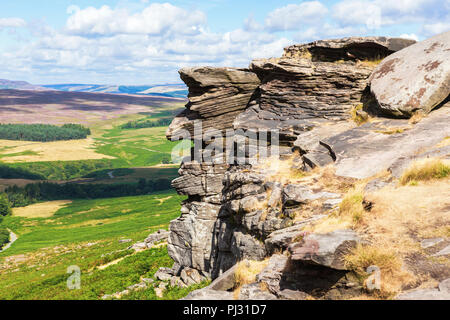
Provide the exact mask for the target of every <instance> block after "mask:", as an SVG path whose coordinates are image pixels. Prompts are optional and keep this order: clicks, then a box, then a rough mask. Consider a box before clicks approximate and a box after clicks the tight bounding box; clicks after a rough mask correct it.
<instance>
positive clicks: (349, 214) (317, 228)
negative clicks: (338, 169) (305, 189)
mask: <svg viewBox="0 0 450 320" xmlns="http://www.w3.org/2000/svg"><path fill="white" fill-rule="evenodd" d="M363 200H364V195H363V184H361V183H360V184H357V185H355V186H354V187H353V188H351V189H350V190H348V192H347V193H346V194H345V196H344V198H343V199H342V202H341V204H340V205H339V210H338V211H337V212H334V213H332V214H330V215H329V216H327V217H325V218H324V219H322V220H319V221H318V222H317V223H315V224H314V225H312V226H311V227H309V228H307V229H305V230H308V231H311V232H314V233H321V234H324V233H329V232H332V231H335V230H342V229H348V228H356V227H357V226H358V224H359V223H360V222H361V221H362V219H363V216H364V214H365V213H366V212H365V210H364V207H363V204H362V203H363Z"/></svg>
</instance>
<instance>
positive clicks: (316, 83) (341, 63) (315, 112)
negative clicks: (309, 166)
mask: <svg viewBox="0 0 450 320" xmlns="http://www.w3.org/2000/svg"><path fill="white" fill-rule="evenodd" d="M413 43H414V41H411V40H405V39H395V38H385V37H367V38H358V37H354V38H344V39H336V40H323V41H315V42H312V43H309V44H306V45H294V46H291V47H288V48H286V49H285V53H284V56H283V57H282V58H278V59H259V60H255V61H253V62H252V63H251V65H250V70H251V71H253V72H255V73H256V74H258V76H259V77H260V79H261V82H262V83H261V86H260V94H259V96H258V97H257V98H256V99H255V100H254V101H252V102H250V104H249V108H248V109H247V110H246V111H245V112H243V113H242V114H241V115H239V116H238V117H237V119H236V121H235V122H234V127H235V128H244V129H257V128H267V129H275V128H278V129H280V130H281V131H290V130H295V128H302V127H308V126H311V120H315V119H332V120H344V119H348V118H349V117H350V110H351V109H352V108H353V107H355V105H358V104H360V103H361V97H362V94H363V91H364V89H365V88H366V85H367V78H368V77H369V75H370V74H371V73H372V70H373V68H374V67H373V64H367V63H360V61H359V60H375V59H380V58H384V57H386V56H388V55H389V54H391V53H393V52H395V51H397V50H400V49H403V48H405V47H407V46H409V45H411V44H413ZM301 121H305V123H302V122H301ZM303 130H304V129H303Z"/></svg>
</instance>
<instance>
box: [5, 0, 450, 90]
mask: <svg viewBox="0 0 450 320" xmlns="http://www.w3.org/2000/svg"><path fill="white" fill-rule="evenodd" d="M324 3H325V1H322V2H320V1H303V2H297V3H296V4H290V5H287V6H283V7H280V8H278V9H275V10H273V11H271V12H268V13H267V15H266V18H265V19H261V21H258V20H256V19H255V17H254V16H253V15H248V18H247V19H245V20H244V21H243V23H242V26H241V27H240V28H233V29H231V30H226V31H222V32H213V31H211V29H210V28H209V26H208V22H207V17H206V14H205V13H204V12H202V11H200V10H187V9H184V8H182V7H178V6H175V5H172V4H169V3H153V2H152V1H147V0H141V1H140V4H139V5H136V6H133V7H132V6H127V8H126V9H125V8H124V7H123V6H122V7H112V6H106V5H105V6H102V7H92V6H90V7H84V8H80V7H78V6H70V7H68V8H67V14H68V18H67V20H66V23H65V25H64V27H63V28H61V29H55V28H52V27H51V26H49V25H48V24H46V23H44V22H42V21H35V22H29V23H28V24H27V23H26V22H25V21H24V20H22V19H20V18H0V30H1V28H17V27H24V26H27V29H24V30H28V32H29V37H28V38H26V41H23V42H21V43H19V42H17V43H15V46H14V50H10V51H4V52H1V51H0V70H1V72H2V74H3V75H4V77H6V78H7V76H8V75H12V76H13V77H14V78H25V77H27V78H28V80H30V81H32V79H39V81H36V83H39V82H58V81H59V82H67V81H74V82H85V81H86V79H89V81H90V82H97V83H111V84H113V83H116V84H117V82H118V81H119V82H121V83H125V84H126V83H129V84H132V83H135V84H139V83H140V84H142V83H155V82H160V83H161V82H179V81H180V80H179V78H178V73H177V70H178V69H179V68H181V67H187V66H195V65H212V66H234V67H246V66H248V64H249V62H250V61H251V60H252V59H255V58H265V57H267V58H268V57H277V56H280V55H281V54H282V52H283V48H284V47H286V46H288V45H291V44H293V43H300V42H309V41H313V40H318V39H329V38H339V37H345V36H364V35H369V34H372V33H374V32H373V31H374V30H376V34H385V35H386V36H401V37H405V38H412V39H422V38H424V37H428V36H432V35H434V34H437V33H440V32H444V31H448V30H450V24H449V23H448V21H450V16H449V12H450V0H439V1H438V0H400V1H390V2H387V1H384V0H383V1H381V0H339V1H338V2H336V3H335V5H331V4H327V6H328V7H327V6H326V5H325V4H324ZM134 4H136V3H134ZM131 8H133V9H131ZM400 24H401V27H400V28H398V29H397V27H398V26H399V25H400ZM395 30H398V32H397V33H395ZM279 31H283V32H284V33H283V34H282V35H281V34H280V33H278V32H279ZM23 33H25V31H24V32H23ZM21 36H22V34H21ZM24 36H26V35H24ZM17 38H19V37H17ZM30 39H31V40H30ZM24 75H26V76H24ZM33 77H35V78H33ZM118 79H120V80H118Z"/></svg>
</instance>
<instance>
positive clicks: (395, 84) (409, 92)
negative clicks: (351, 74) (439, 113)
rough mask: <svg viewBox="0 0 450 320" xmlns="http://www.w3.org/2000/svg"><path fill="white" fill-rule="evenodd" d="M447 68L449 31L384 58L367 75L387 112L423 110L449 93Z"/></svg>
mask: <svg viewBox="0 0 450 320" xmlns="http://www.w3.org/2000/svg"><path fill="white" fill-rule="evenodd" d="M449 70H450V31H449V32H446V33H443V34H440V35H437V36H435V37H433V38H430V39H427V40H425V41H421V42H419V43H417V44H414V45H412V46H410V47H408V48H405V49H403V50H401V51H399V52H396V53H394V54H392V55H391V56H389V57H388V58H386V59H385V60H384V61H383V62H381V64H380V65H379V66H378V67H377V68H376V69H375V70H374V72H373V74H372V75H371V76H370V79H369V81H370V88H371V91H372V93H373V95H374V96H375V98H376V100H377V102H378V107H379V109H380V110H381V111H382V112H384V113H386V114H389V115H392V116H398V117H410V116H412V115H413V114H414V112H417V111H421V112H423V113H425V114H426V113H429V112H430V111H431V110H433V108H435V107H436V106H438V105H439V104H440V103H441V102H443V101H444V100H445V99H446V98H447V97H448V96H449V94H450V71H449Z"/></svg>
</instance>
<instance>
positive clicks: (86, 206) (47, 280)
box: [0, 192, 193, 299]
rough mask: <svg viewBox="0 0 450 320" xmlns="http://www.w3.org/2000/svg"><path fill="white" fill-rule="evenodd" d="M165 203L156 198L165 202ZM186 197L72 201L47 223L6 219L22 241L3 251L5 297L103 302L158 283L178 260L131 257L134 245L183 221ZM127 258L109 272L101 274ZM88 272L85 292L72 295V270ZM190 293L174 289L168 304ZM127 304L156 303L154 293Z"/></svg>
mask: <svg viewBox="0 0 450 320" xmlns="http://www.w3.org/2000/svg"><path fill="white" fill-rule="evenodd" d="M167 197H170V198H168V199H166V200H165V201H164V202H163V203H162V204H160V203H161V202H160V201H159V200H158V199H163V198H167ZM181 200H182V197H180V196H178V195H176V194H175V193H174V192H166V193H160V194H155V195H148V196H140V197H124V198H114V199H102V200H80V201H74V202H73V203H71V204H69V205H67V206H66V207H64V208H61V209H60V210H58V211H57V212H56V213H55V215H54V216H53V217H49V218H34V219H30V218H22V217H7V218H6V220H5V224H6V226H8V227H9V228H11V229H12V230H13V231H14V232H15V233H16V234H17V235H18V236H19V239H18V240H17V241H16V242H15V243H14V244H13V246H12V247H11V248H10V249H8V250H7V251H5V252H4V253H0V283H1V284H2V286H1V287H0V299H99V298H100V297H101V296H102V295H103V294H111V293H114V292H118V291H122V290H124V289H125V288H126V287H127V286H129V285H132V284H135V283H139V282H140V278H142V277H152V276H153V274H154V273H155V272H156V271H157V270H158V268H160V267H163V266H167V267H168V266H171V265H172V263H173V261H171V259H170V258H169V256H168V254H167V249H166V248H165V247H163V248H159V249H152V250H147V251H144V252H139V253H136V254H132V251H131V250H126V248H127V247H128V246H129V245H130V243H123V244H121V243H119V242H118V240H119V239H122V238H126V239H132V240H133V242H136V241H142V240H143V239H144V238H145V237H146V236H147V235H148V234H149V233H151V232H154V231H156V230H157V229H160V228H167V227H168V223H169V222H170V221H171V220H172V219H174V218H176V217H177V216H178V215H179V208H180V205H179V203H180V201H181ZM121 257H126V258H125V259H124V260H122V261H120V262H119V263H117V264H115V265H112V266H110V267H108V268H106V269H104V270H99V269H96V267H98V266H100V265H104V264H106V263H108V262H110V261H112V260H115V259H117V258H121ZM71 265H77V266H79V267H80V268H81V271H82V278H81V281H82V284H81V290H68V289H67V288H66V281H67V278H68V276H69V275H68V274H66V270H67V267H69V266H71ZM192 289H193V288H189V289H176V288H171V289H169V290H168V292H167V293H166V296H165V297H164V298H165V299H178V298H180V297H182V296H183V295H185V294H187V292H188V291H189V290H192ZM124 299H156V296H155V294H154V291H153V289H147V290H145V291H141V292H135V293H132V294H131V295H130V296H126V297H124Z"/></svg>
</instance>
